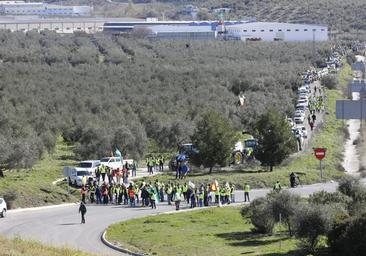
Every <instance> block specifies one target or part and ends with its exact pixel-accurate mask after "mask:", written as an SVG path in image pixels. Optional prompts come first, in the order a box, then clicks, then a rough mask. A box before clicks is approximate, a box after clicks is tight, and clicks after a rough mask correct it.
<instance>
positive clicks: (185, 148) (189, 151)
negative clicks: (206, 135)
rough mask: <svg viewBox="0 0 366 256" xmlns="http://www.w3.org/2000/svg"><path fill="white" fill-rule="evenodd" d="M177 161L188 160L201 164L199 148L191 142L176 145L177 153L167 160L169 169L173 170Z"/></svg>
mask: <svg viewBox="0 0 366 256" xmlns="http://www.w3.org/2000/svg"><path fill="white" fill-rule="evenodd" d="M178 161H181V162H183V161H189V162H190V163H191V164H195V165H198V166H199V165H201V162H200V159H199V150H198V149H197V148H196V146H195V145H193V144H192V143H184V144H179V145H178V153H177V154H176V155H175V156H174V157H173V158H172V159H171V160H170V161H169V169H170V170H175V169H176V168H177V166H178Z"/></svg>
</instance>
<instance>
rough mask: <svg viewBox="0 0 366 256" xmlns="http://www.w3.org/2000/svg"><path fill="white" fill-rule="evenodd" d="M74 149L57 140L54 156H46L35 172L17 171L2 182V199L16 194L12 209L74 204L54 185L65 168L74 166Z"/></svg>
mask: <svg viewBox="0 0 366 256" xmlns="http://www.w3.org/2000/svg"><path fill="white" fill-rule="evenodd" d="M71 149H72V147H71V146H69V145H67V144H65V143H64V142H63V141H62V139H58V141H57V144H56V148H55V150H54V152H53V153H52V154H45V156H44V157H43V158H42V160H41V161H39V162H38V163H37V164H36V165H35V166H34V167H33V168H32V169H29V170H14V171H8V172H6V173H5V178H4V179H0V196H6V195H8V196H9V193H11V192H14V193H15V195H16V198H15V200H14V201H13V202H9V200H8V204H10V205H11V208H17V207H30V206H40V205H48V204H58V203H63V202H69V201H74V200H75V198H74V197H73V196H72V195H71V196H70V195H68V193H67V190H65V189H63V188H61V187H59V186H55V185H52V181H54V180H56V179H58V178H60V177H62V170H63V167H64V166H67V165H73V164H75V161H73V160H72V158H73V153H72V150H71Z"/></svg>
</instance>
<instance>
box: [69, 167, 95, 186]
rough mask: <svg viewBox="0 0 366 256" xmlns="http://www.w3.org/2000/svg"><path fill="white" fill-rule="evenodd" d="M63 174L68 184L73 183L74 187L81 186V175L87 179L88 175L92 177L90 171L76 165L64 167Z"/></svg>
mask: <svg viewBox="0 0 366 256" xmlns="http://www.w3.org/2000/svg"><path fill="white" fill-rule="evenodd" d="M64 175H65V176H66V177H67V179H68V182H69V184H70V185H74V186H76V187H81V186H82V185H83V177H84V176H85V177H86V180H88V179H89V178H90V177H93V175H92V173H91V172H89V171H87V170H85V169H83V168H78V167H70V166H66V167H64Z"/></svg>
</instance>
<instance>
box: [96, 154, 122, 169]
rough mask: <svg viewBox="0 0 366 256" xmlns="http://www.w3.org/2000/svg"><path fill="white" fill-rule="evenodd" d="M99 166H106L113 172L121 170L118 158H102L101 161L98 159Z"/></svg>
mask: <svg viewBox="0 0 366 256" xmlns="http://www.w3.org/2000/svg"><path fill="white" fill-rule="evenodd" d="M100 164H101V165H104V166H108V167H109V168H111V169H113V170H115V169H118V168H121V169H122V168H123V163H122V161H121V158H120V157H103V158H102V159H100Z"/></svg>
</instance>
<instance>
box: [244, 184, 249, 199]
mask: <svg viewBox="0 0 366 256" xmlns="http://www.w3.org/2000/svg"><path fill="white" fill-rule="evenodd" d="M249 191H250V186H249V184H248V183H245V185H244V202H246V201H247V199H248V202H250V198H249Z"/></svg>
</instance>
